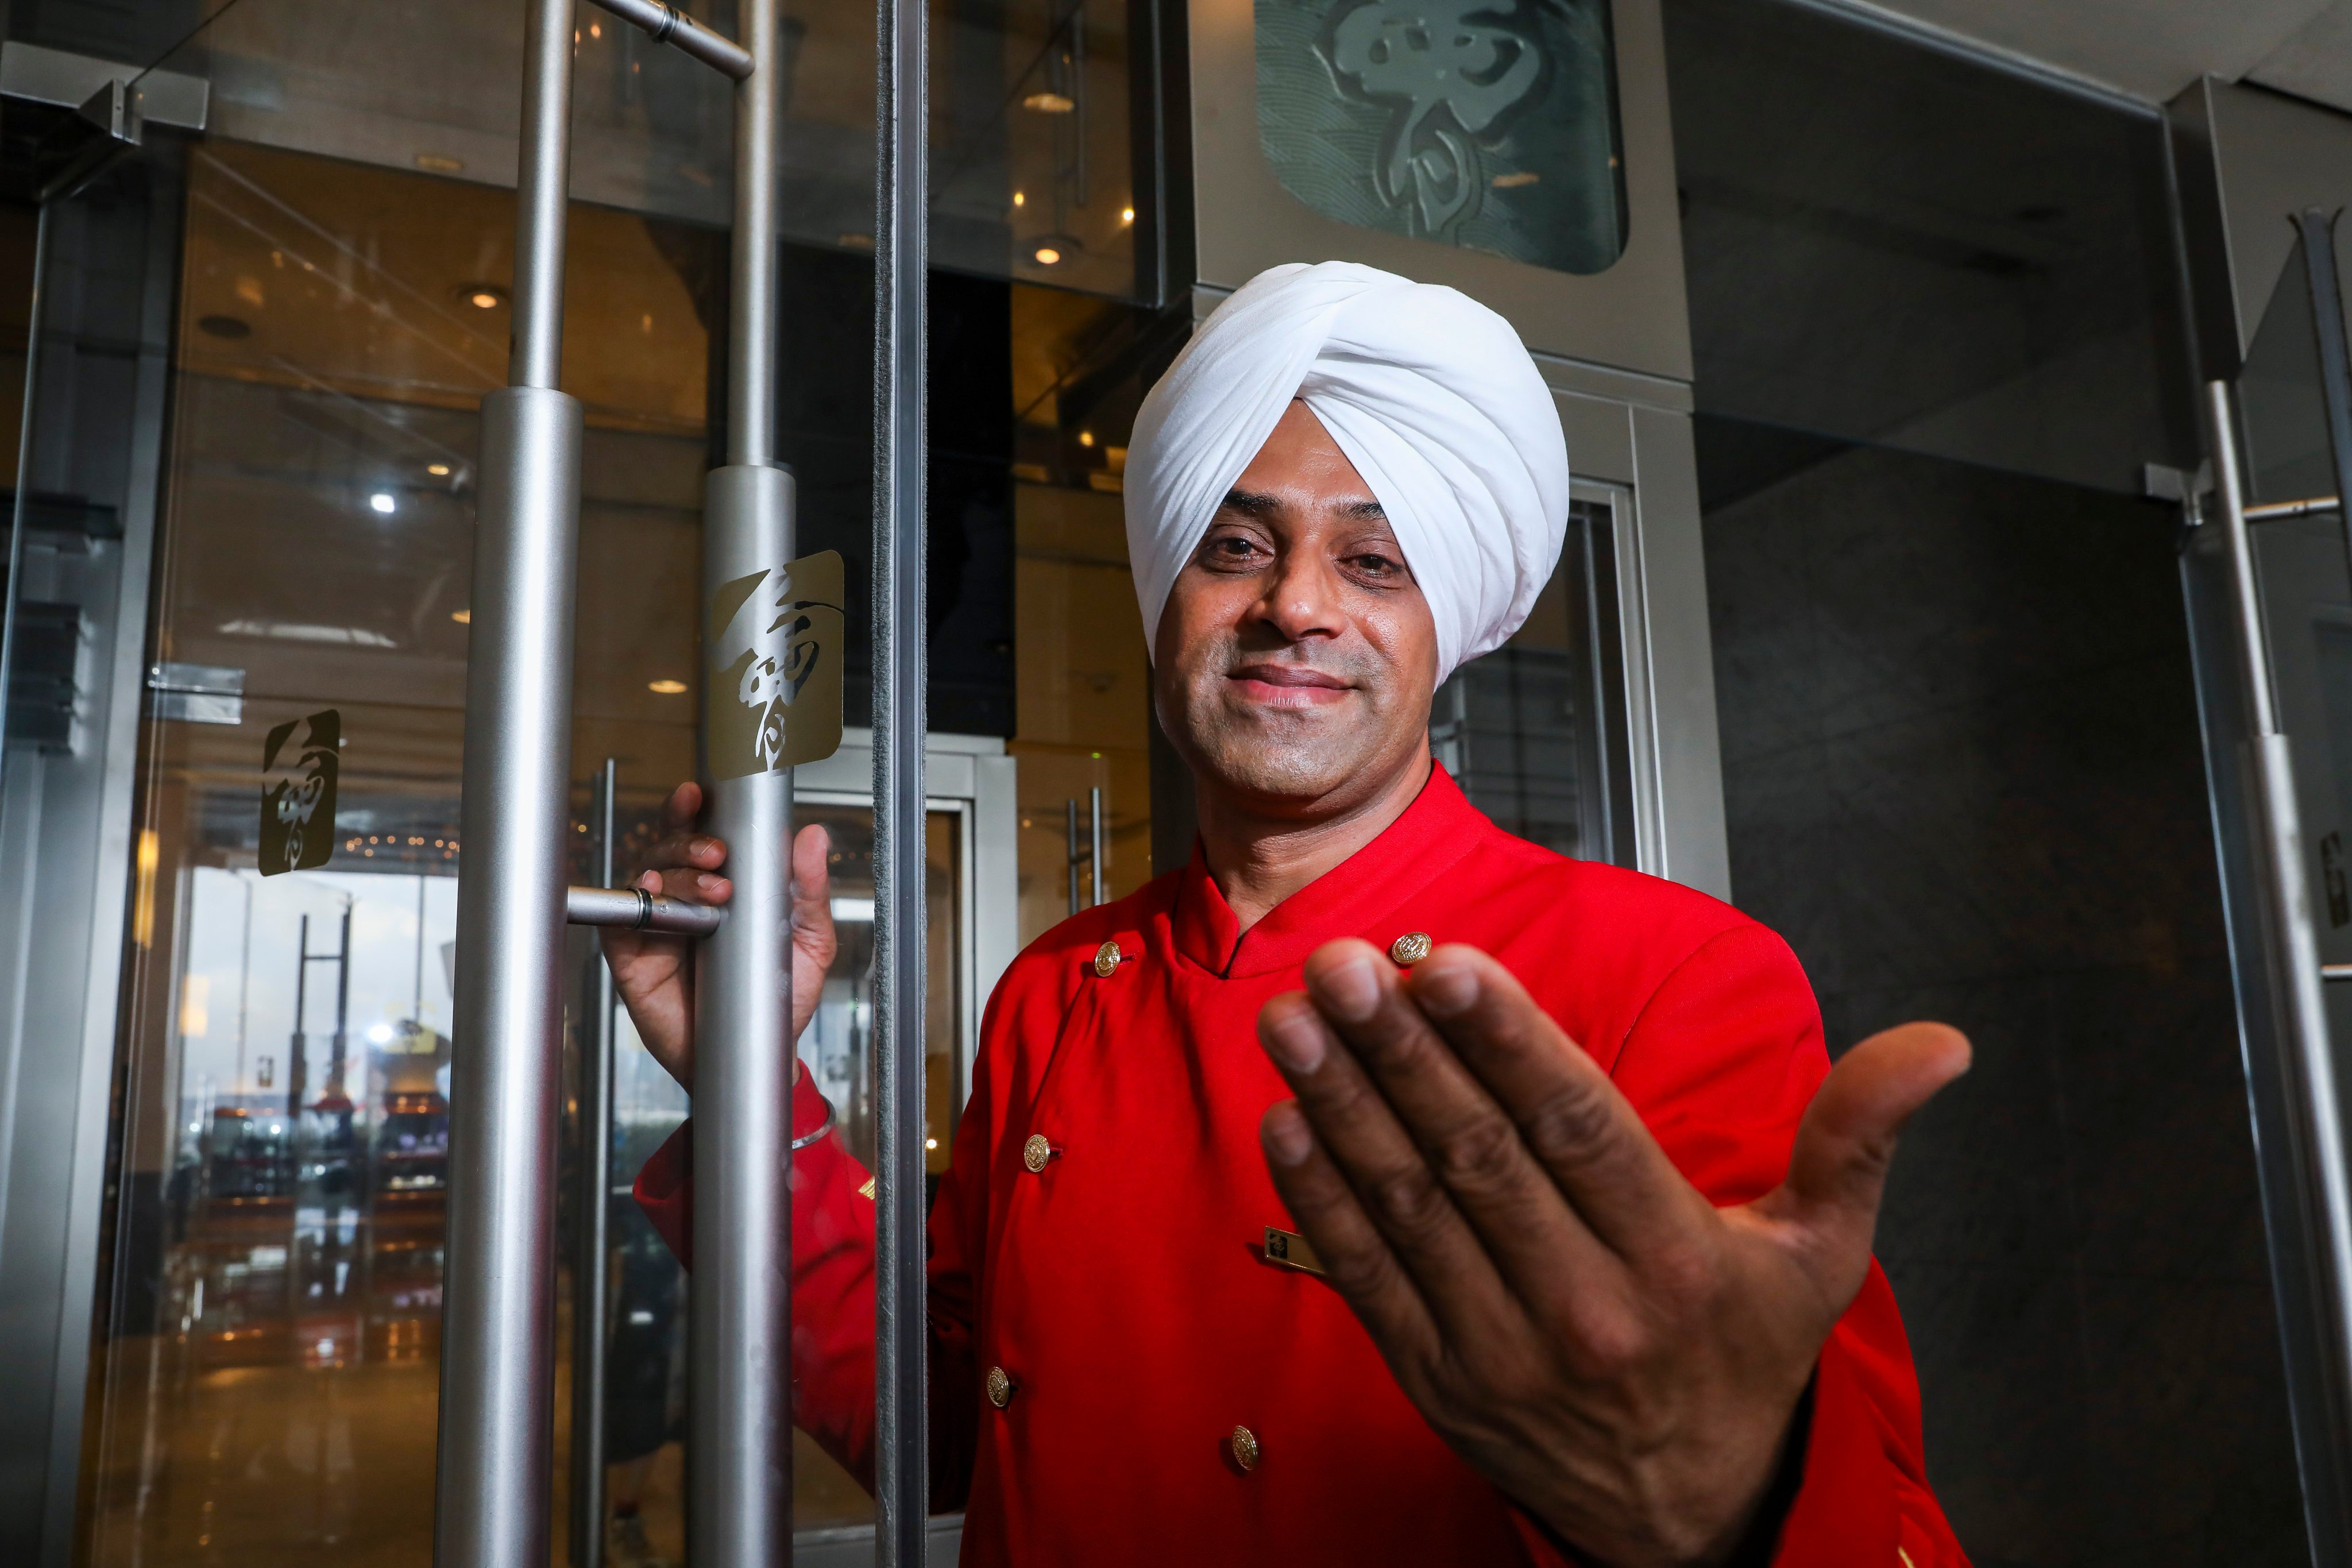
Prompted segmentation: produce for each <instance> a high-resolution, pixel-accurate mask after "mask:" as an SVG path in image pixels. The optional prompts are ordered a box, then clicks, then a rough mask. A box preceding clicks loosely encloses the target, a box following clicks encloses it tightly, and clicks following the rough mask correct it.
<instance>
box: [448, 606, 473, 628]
mask: <svg viewBox="0 0 2352 1568" xmlns="http://www.w3.org/2000/svg"><path fill="white" fill-rule="evenodd" d="M449 618H450V619H451V620H453V621H455V622H457V624H458V625H459V626H472V625H473V624H474V612H473V611H471V610H452V611H450V612H449Z"/></svg>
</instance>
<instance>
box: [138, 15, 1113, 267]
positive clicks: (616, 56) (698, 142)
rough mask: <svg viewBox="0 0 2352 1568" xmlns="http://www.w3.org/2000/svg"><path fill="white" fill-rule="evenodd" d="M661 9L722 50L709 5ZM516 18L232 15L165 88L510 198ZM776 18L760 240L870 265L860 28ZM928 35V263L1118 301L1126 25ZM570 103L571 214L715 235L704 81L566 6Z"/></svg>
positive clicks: (1091, 21) (1043, 21) (275, 128)
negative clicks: (772, 227)
mask: <svg viewBox="0 0 2352 1568" xmlns="http://www.w3.org/2000/svg"><path fill="white" fill-rule="evenodd" d="M685 9H686V10H688V11H689V12H691V13H692V14H693V15H694V16H697V17H698V18H700V19H702V20H704V21H706V22H708V23H709V24H710V25H711V26H715V27H717V28H718V29H719V31H721V32H723V33H726V34H728V35H729V36H730V37H734V36H737V35H738V33H739V27H738V17H737V14H736V6H735V5H734V4H733V3H732V0H715V3H714V0H701V3H699V4H696V5H688V6H686V7H685ZM1146 14H1147V15H1148V12H1147V13H1146ZM521 16H522V13H521V11H520V8H518V7H515V6H509V5H467V4H464V3H462V0H395V3H393V4H387V5H369V6H360V7H320V6H300V5H269V4H257V3H255V0H243V3H240V4H235V5H229V6H226V7H224V8H223V10H222V12H221V14H220V15H218V16H216V17H215V19H214V21H213V22H212V23H211V25H210V26H208V27H207V28H206V29H205V36H204V37H203V39H202V40H201V42H200V44H199V45H198V46H197V47H192V48H190V49H187V50H184V51H182V52H181V55H180V57H179V58H178V61H177V62H176V63H175V67H174V68H179V69H185V70H191V71H194V72H197V73H199V74H204V75H207V76H209V78H210V79H211V80H212V82H213V121H212V126H211V130H212V131H213V132H214V133H215V135H219V136H226V137H230V138H234V139H236V140H238V141H246V142H262V143H267V144H268V145H272V146H278V147H285V148H292V149H299V150H301V151H305V152H313V153H328V154H330V155H331V156H334V157H337V158H341V159H346V160H350V161H353V162H359V163H373V164H378V165H381V166H384V167H390V168H397V169H408V170H423V171H425V172H428V173H433V174H444V175H447V176H450V177H453V178H455V179H457V180H460V181H467V182H473V181H481V182H488V183H490V184H511V183H512V181H513V178H514V167H515V126H516V124H517V121H518V116H519V113H520V82H521V68H522V47H521V46H522V36H521ZM786 16H787V22H786V26H787V35H786V46H785V47H786V55H785V70H786V72H787V74H788V77H789V80H788V82H787V86H786V89H785V91H786V98H785V109H784V112H785V124H784V134H783V161H784V171H785V174H784V178H785V187H784V188H785V201H784V205H783V213H784V217H783V224H784V232H785V233H786V234H787V235H788V236H789V237H792V238H793V239H796V240H799V241H801V242H803V243H804V244H809V245H815V246H822V247H828V248H833V249H838V250H843V251H846V252H851V253H859V252H866V251H870V250H871V249H872V248H873V243H874V237H873V227H874V184H873V181H874V79H875V78H874V19H873V13H872V11H871V9H870V8H861V7H857V6H840V5H816V4H811V3H805V0H803V3H799V4H793V5H787V6H786ZM932 16H933V20H932V28H933V33H932V37H933V45H932V47H933V51H934V54H933V65H932V70H931V89H932V92H931V97H932V102H931V128H932V132H931V134H932V153H931V159H932V163H931V169H932V191H933V200H934V207H933V213H932V220H931V221H932V232H931V257H932V260H933V263H934V264H935V265H937V266H941V267H946V268H955V269H958V270H963V271H970V272H975V273H981V274H984V275H987V276H992V277H998V278H1029V279H1038V280H1041V281H1051V282H1054V283H1055V284H1056V285H1058V286H1061V287H1066V288H1076V289H1088V290H1091V291H1094V292H1097V293H1104V294H1129V293H1131V292H1134V291H1136V290H1137V289H1139V287H1141V285H1139V281H1138V279H1137V275H1136V272H1135V261H1136V254H1135V244H1134V235H1135V214H1136V207H1137V203H1138V201H1139V199H1144V200H1146V201H1148V200H1149V182H1148V180H1144V179H1143V178H1142V176H1141V175H1140V174H1139V169H1142V168H1145V167H1147V165H1143V164H1139V163H1138V157H1137V153H1138V151H1139V150H1138V149H1137V148H1136V147H1135V145H1134V142H1133V140H1132V136H1131V131H1130V118H1129V92H1130V89H1129V36H1128V34H1129V7H1128V6H1127V5H1125V4H1124V3H1123V0H961V3H950V4H943V5H939V6H936V7H935V8H934V10H933V13H932ZM573 82H574V110H573V119H572V123H573V126H574V132H575V136H576V138H577V140H576V142H575V144H574V150H573V163H572V191H573V194H574V195H576V196H578V197H580V198H581V199H583V200H585V201H592V202H598V203H602V204H605V205H612V206H617V207H625V208H628V209H630V210H632V211H635V212H643V213H652V214H659V215H662V216H669V217H677V218H684V219H688V220H691V221H694V222H698V223H704V224H710V225H722V226H723V225H724V224H725V223H726V222H727V221H728V214H729V211H730V208H729V202H730V192H731V190H732V188H733V186H732V182H733V174H732V169H733V164H734V159H733V153H732V137H733V126H734V117H733V110H732V108H731V106H730V105H731V100H730V90H729V88H728V86H727V84H726V83H725V82H724V81H723V80H721V79H718V78H717V77H716V76H715V75H714V74H713V73H712V72H710V71H709V70H706V69H704V68H701V67H700V66H698V65H697V64H695V63H694V62H693V61H691V60H688V59H686V58H683V57H681V56H680V55H678V54H677V51H675V50H672V49H668V48H666V47H658V46H656V45H655V44H653V43H652V42H651V41H650V40H648V39H647V38H646V36H645V35H644V34H642V33H640V32H639V31H637V30H636V29H635V27H632V26H625V25H624V24H622V23H619V22H617V21H615V20H614V18H612V17H610V16H604V14H603V13H601V12H598V11H595V10H593V8H591V7H587V6H583V7H582V8H581V11H580V16H579V47H578V52H577V55H576V65H575V69H574V77H573Z"/></svg>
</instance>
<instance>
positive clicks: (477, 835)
mask: <svg viewBox="0 0 2352 1568" xmlns="http://www.w3.org/2000/svg"><path fill="white" fill-rule="evenodd" d="M527 5H528V10H527V12H526V18H527V19H526V23H525V31H524V75H523V91H522V134H521V142H520V147H521V155H520V163H519V167H518V170H517V181H516V192H515V195H516V204H515V205H516V233H515V278H514V332H515V339H514V354H513V358H512V361H511V363H510V365H509V380H510V381H511V382H512V384H511V385H509V386H508V387H507V388H505V389H504V390H502V391H499V392H494V393H491V394H490V395H488V396H487V397H485V398H483V399H482V471H481V491H480V495H481V500H480V502H479V506H478V512H477V526H476V528H475V531H474V588H473V600H474V617H473V622H472V628H473V629H472V633H471V638H472V641H471V647H470V650H469V657H468V658H467V667H466V762H465V798H464V808H463V812H462V815H461V824H460V828H459V832H460V834H461V836H462V837H463V839H464V842H465V845H466V864H465V868H464V871H463V874H462V875H461V877H460V878H459V880H458V884H457V952H458V953H459V954H460V955H461V956H460V958H459V961H458V963H459V969H458V973H457V999H456V1006H455V1013H456V1020H455V1027H454V1029H453V1031H452V1041H453V1044H452V1053H453V1055H452V1064H451V1069H450V1076H451V1079H452V1084H451V1092H450V1108H449V1113H450V1114H449V1123H450V1125H449V1200H448V1201H449V1222H448V1233H447V1239H446V1249H447V1250H446V1258H447V1264H446V1281H445V1286H444V1290H445V1295H444V1305H443V1308H442V1317H441V1325H442V1327H441V1333H442V1349H441V1440H440V1451H439V1478H438V1490H437V1508H436V1515H435V1519H434V1559H435V1561H436V1563H438V1564H439V1565H440V1568H546V1563H547V1555H548V1509H549V1499H550V1483H551V1479H552V1474H551V1472H552V1458H551V1453H552V1449H553V1446H554V1445H553V1440H552V1438H553V1434H552V1432H551V1426H552V1423H553V1400H552V1394H553V1384H554V1362H555V1357H554V1334H555V1278H554V1275H555V1268H554V1263H555V1254H554V1237H555V1152H556V1139H557V1104H558V1096H559V1092H560V1089H561V1071H562V1061H561V1048H562V1046H561V1042H562V1024H563V994H562V961H563V931H564V918H563V915H564V901H563V889H564V885H565V883H566V881H567V880H568V879H567V877H566V876H565V865H564V859H565V842H564V840H565V837H566V835H567V834H568V833H569V831H570V827H571V821H570V819H571V815H572V814H571V811H570V809H569V800H568V796H569V794H570V786H571V778H570V773H571V766H570V763H571V755H572V580H573V570H572V568H573V556H574V552H575V550H576V549H577V544H578V533H579V519H580V429H581V418H580V405H579V404H578V402H576V401H575V400H573V399H572V398H570V397H567V396H565V395H563V394H562V393H561V392H559V391H557V390H556V382H557V378H558V376H559V374H560V372H561V369H562V339H563V241H564V199H565V195H566V190H567V186H568V184H569V175H570V170H571V118H572V114H571V110H572V0H527Z"/></svg>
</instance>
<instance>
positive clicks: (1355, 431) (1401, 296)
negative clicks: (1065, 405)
mask: <svg viewBox="0 0 2352 1568" xmlns="http://www.w3.org/2000/svg"><path fill="white" fill-rule="evenodd" d="M1294 397H1296V398H1301V399H1304V400H1305V401H1306V404H1307V407H1308V408H1310V409H1312V410H1313V411H1314V413H1315V416H1316V417H1317V418H1318V419H1319V420H1321V421H1322V422H1323V427H1324V428H1325V429H1326V430H1328V431H1329V432H1330V433H1331V439H1332V440H1333V441H1335V442H1337V443H1338V444H1339V450H1340V451H1341V452H1343V453H1345V454H1346V455H1347V458H1348V460H1349V462H1351V463H1353V464H1354V465H1355V466H1356V472H1357V473H1359V474H1360V475H1362V476H1363V479H1364V482H1365V483H1366V484H1367V485H1369V486H1370V487H1371V491H1372V495H1373V497H1374V498H1375V499H1376V500H1379V501H1380V503H1381V510H1384V511H1386V512H1387V513H1388V519H1389V526H1390V527H1391V528H1392V529H1393V530H1395V531H1396V540H1397V545H1398V547H1399V548H1400V549H1401V550H1402V551H1403V552H1404V559H1405V564H1406V565H1407V566H1409V567H1411V568H1412V574H1413V580H1414V581H1415V582H1417V583H1418V584H1420V585H1421V591H1422V595H1423V597H1425V598H1426V599H1427V600H1428V601H1429V608H1430V613H1431V615H1432V616H1434V617H1435V618H1436V622H1437V678H1438V679H1440V680H1443V679H1445V678H1446V677H1447V676H1448V675H1450V674H1452V673H1453V672H1454V667H1455V666H1457V665H1460V664H1462V663H1464V662H1465V661H1466V660H1469V659H1473V658H1477V657H1478V656H1479V655H1480V654H1482V653H1486V652H1490V651H1491V650H1493V649H1495V648H1496V647H1501V646H1502V644H1503V641H1504V639H1506V638H1507V637H1509V636H1510V635H1511V634H1512V633H1513V632H1515V631H1517V630H1518V629H1519V625H1520V623H1521V622H1523V621H1525V620H1526V619H1527V618H1528V611H1529V610H1530V609H1532V608H1534V606H1535V602H1536V595H1538V593H1540V592H1541V591H1542V589H1543V585H1544V584H1545V583H1546V582H1547V581H1548V580H1549V578H1550V576H1551V572H1552V567H1553V565H1554V563H1557V562H1558V560H1559V547H1560V541H1561V539H1562V538H1563V537H1564V536H1565V534H1566V532H1567V529H1568V504H1569V494H1568V444H1567V442H1566V440H1565V439H1564V438H1563V437H1561V435H1560V428H1559V410H1558V409H1557V408H1556V407H1554V406H1553V404H1552V399H1551V393H1550V391H1549V389H1548V388H1547V387H1546V386H1545V385H1544V382H1543V376H1542V374H1540V373H1539V372H1538V370H1537V369H1536V366H1535V362H1534V361H1533V360H1532V359H1530V358H1528V351H1527V349H1526V347H1525V346H1524V345H1523V344H1521V343H1520V342H1519V335H1518V333H1517V332H1515V331H1512V330H1511V324H1510V323H1509V322H1508V321H1504V320H1503V318H1502V317H1500V316H1498V315H1496V313H1495V312H1494V311H1492V310H1488V309H1486V307H1485V306H1484V305H1481V304H1479V303H1477V302H1476V301H1475V300H1471V299H1470V298H1469V297H1467V296H1466V295H1464V294H1462V293H1459V292H1457V291H1456V290H1454V289H1447V288H1443V287H1440V286H1438V285H1435V284H1427V283H1415V282H1413V281H1412V280H1411V279H1405V278H1399V277H1397V276H1396V275H1395V274H1394V273H1391V272H1381V271H1380V270H1378V269H1376V268H1370V267H1360V266H1358V265H1357V264H1356V263H1354V262H1351V261H1326V262H1322V263H1319V264H1318V265H1316V266H1312V267H1310V266H1307V265H1306V264H1304V263H1301V262H1293V263H1291V264H1289V265H1287V266H1284V267H1274V268H1267V269H1266V270H1265V271H1264V272H1261V273H1259V274H1258V275H1257V276H1256V277H1255V278H1253V279H1250V280H1249V282H1248V283H1246V284H1245V285H1244V286H1243V287H1242V289H1240V290H1239V291H1238V292H1237V293H1235V294H1234V296H1233V297H1232V298H1231V299H1229V300H1226V301H1225V302H1224V303H1223V304H1222V305H1220V306H1218V307H1217V309H1216V311H1215V313H1214V314H1213V315H1211V316H1210V318H1209V319H1208V321H1205V322H1203V323H1202V327H1201V330H1200V331H1199V332H1197V333H1195V334H1194V336H1193V338H1192V342H1190V343H1188V344H1186V345H1185V348H1184V352H1183V353H1181V354H1179V355H1178V356H1177V358H1176V363H1174V364H1173V365H1171V366H1170V367H1169V371H1168V374H1166V375H1164V376H1162V377H1161V378H1160V384H1158V385H1156V386H1154V387H1153V388H1152V389H1151V393H1150V395H1149V396H1148V397H1146V398H1145V399H1144V400H1143V407H1142V409H1141V411H1140V412H1139V413H1138V415H1137V416H1136V420H1135V435H1134V437H1133V439H1132V441H1131V442H1130V443H1129V447H1128V457H1127V472H1126V483H1125V489H1126V492H1127V552H1128V559H1129V562H1130V563H1133V566H1134V569H1135V596H1136V601H1137V603H1138V604H1139V605H1141V607H1142V610H1143V635H1144V637H1145V640H1146V641H1147V643H1148V642H1149V641H1150V639H1152V638H1153V637H1155V636H1156V635H1157V633H1158V630H1159V626H1160V612H1161V611H1162V610H1163V609H1164V608H1166V606H1167V604H1168V594H1169V590H1170V589H1171V588H1172V587H1173V586H1174V585H1175V582H1176V574H1177V573H1178V572H1179V571H1181V570H1182V568H1183V566H1184V563H1186V562H1187V561H1190V560H1191V559H1192V552H1193V551H1194V550H1196V549H1198V548H1199V546H1200V543H1201V538H1202V535H1203V534H1205V533H1206V532H1207V531H1208V530H1209V523H1210V521H1211V519H1213V517H1214V516H1215V515H1216V510H1217V507H1218V505H1219V504H1220V503H1221V502H1223V500H1224V499H1225V494H1226V492H1227V491H1229V490H1230V489H1233V485H1234V480H1235V479H1239V478H1240V477H1241V474H1242V470H1243V469H1244V468H1247V467H1249V464H1250V460H1251V459H1252V458H1255V457H1256V456H1257V452H1258V448H1259V447H1263V446H1264V445H1265V438H1266V437H1268V436H1271V435H1272V434H1273V433H1274V426H1275V424H1276V421H1277V420H1279V419H1280V418H1281V417H1282V415H1283V411H1284V410H1285V409H1286V408H1288V407H1289V405H1290V402H1291V399H1293V398H1294Z"/></svg>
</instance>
